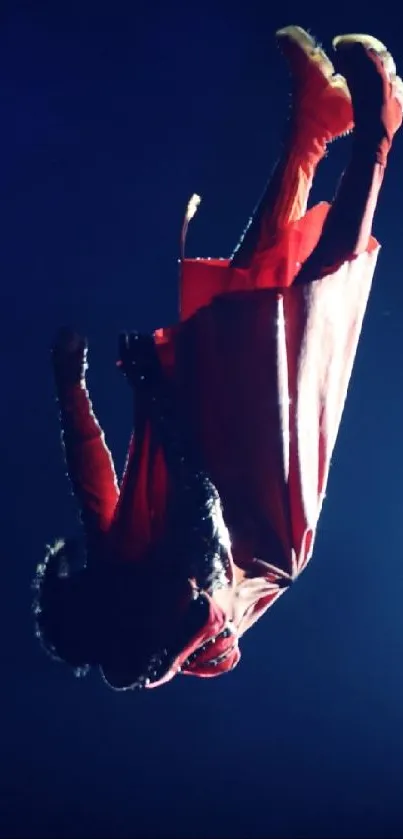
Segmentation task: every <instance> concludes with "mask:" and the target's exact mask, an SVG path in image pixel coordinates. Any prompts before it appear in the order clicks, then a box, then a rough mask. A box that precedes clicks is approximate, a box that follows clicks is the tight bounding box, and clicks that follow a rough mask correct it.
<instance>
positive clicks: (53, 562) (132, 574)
mask: <svg viewBox="0 0 403 839" xmlns="http://www.w3.org/2000/svg"><path fill="white" fill-rule="evenodd" d="M76 565H77V545H76V544H75V543H74V542H68V541H67V542H66V541H63V540H59V541H57V542H55V544H54V545H52V546H48V548H47V551H46V555H45V558H44V560H43V562H41V563H40V565H38V567H37V571H36V576H35V580H34V584H33V586H34V590H35V599H34V615H35V624H36V635H37V637H38V638H39V640H40V642H41V645H42V647H43V648H44V649H45V651H46V652H47V653H48V654H49V655H50V656H51V657H52V658H53V659H56V660H58V661H62V662H64V663H66V664H68V665H70V667H71V668H72V669H73V671H74V673H75V675H76V676H84V675H86V674H87V673H88V672H89V670H90V668H91V667H93V666H99V667H100V668H101V673H102V675H103V677H104V679H105V681H106V682H107V683H108V684H109V685H110V686H111V687H113V688H116V689H119V690H122V689H127V688H134V687H142V686H144V685H145V684H146V683H147V682H148V681H157V680H158V679H160V678H161V677H162V676H163V675H165V673H166V672H167V671H168V670H169V669H170V667H171V666H172V664H173V662H174V660H175V658H176V657H177V655H178V654H179V653H180V652H181V650H182V649H183V648H184V647H185V646H186V645H187V643H189V641H190V640H191V638H192V637H194V635H196V633H197V632H198V631H199V630H200V628H201V627H202V626H203V625H204V622H205V620H206V618H207V613H208V603H207V601H206V600H205V598H204V597H203V596H200V597H198V598H197V600H195V601H194V603H190V604H189V606H190V607H189V609H188V610H187V613H185V614H184V615H183V616H182V618H180V619H179V621H178V625H177V626H175V627H172V634H171V636H170V637H166V636H165V635H164V634H163V635H161V633H164V632H166V631H168V632H169V627H165V626H164V624H163V623H162V625H161V622H160V621H158V614H159V612H160V608H159V604H160V603H161V604H162V602H163V601H164V600H165V601H166V600H167V599H168V600H169V598H170V596H173V597H175V595H176V594H177V592H178V591H179V590H180V586H181V585H182V583H181V582H180V581H179V583H178V586H177V588H176V590H175V582H174V584H173V583H172V577H170V579H168V578H167V579H162V578H163V577H164V574H163V573H160V574H159V581H160V586H159V590H158V591H157V594H156V596H155V599H154V601H153V608H151V609H150V605H149V602H148V600H147V599H145V598H144V595H143V593H144V591H147V590H148V591H151V590H152V588H151V586H152V578H151V575H152V568H150V569H149V568H148V567H147V566H146V565H145V564H144V565H141V566H136V565H133V564H131V563H127V564H120V563H107V562H103V563H102V562H99V563H98V564H97V565H96V566H95V567H92V566H91V567H87V566H85V565H84V566H83V567H81V568H79V569H77V568H76V567H75V566H76ZM151 565H152V564H151ZM154 580H155V577H154ZM158 598H160V599H159V600H158ZM156 618H157V619H156Z"/></svg>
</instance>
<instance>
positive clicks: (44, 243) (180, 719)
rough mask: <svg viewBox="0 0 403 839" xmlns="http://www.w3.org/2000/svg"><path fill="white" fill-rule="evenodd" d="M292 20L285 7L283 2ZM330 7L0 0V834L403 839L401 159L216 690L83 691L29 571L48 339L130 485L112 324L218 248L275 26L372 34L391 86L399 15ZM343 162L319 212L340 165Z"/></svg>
mask: <svg viewBox="0 0 403 839" xmlns="http://www.w3.org/2000/svg"><path fill="white" fill-rule="evenodd" d="M282 5H283V7H284V8H281V6H282ZM367 5H368V8H367V10H366V11H364V12H363V9H362V8H361V10H360V9H359V8H358V7H356V8H355V9H351V10H350V9H349V8H348V5H347V6H345V7H341V6H339V5H334V4H332V5H329V3H322V4H321V5H320V6H319V7H318V8H316V6H314V5H313V4H312V3H311V5H310V6H309V4H308V5H304V4H301V7H300V5H299V4H297V3H295V4H294V6H292V5H291V4H290V3H288V4H287V3H284V4H279V5H278V7H276V8H275V9H274V10H273V9H271V8H270V4H269V3H268V2H264V3H263V2H262V3H260V2H257V0H250V2H245V3H242V4H241V3H239V2H238V3H237V2H236V0H234V2H232V3H229V2H228V3H226V2H221V3H220V2H216V3H213V2H206V3H198V4H196V3H193V2H189V3H185V2H183V3H180V4H175V3H161V4H157V2H152V0H150V2H148V3H147V2H141V0H138V2H137V4H135V3H134V2H133V4H131V3H127V4H125V3H121V2H115V3H112V2H111V3H105V4H103V3H97V4H95V3H94V4H92V3H90V2H86V0H82V2H81V3H77V2H73V3H67V2H64V0H59V2H53V3H51V2H49V3H46V2H35V3H34V2H32V3H30V4H27V5H25V6H24V5H20V4H19V3H18V2H12V3H10V4H7V3H3V4H2V6H1V9H0V17H1V25H0V80H1V81H0V119H1V134H0V148H1V175H0V196H1V209H0V213H1V218H0V236H1V248H0V272H1V292H0V293H1V331H0V346H1V358H0V364H1V368H0V377H1V379H0V381H1V392H2V407H1V431H2V433H1V441H0V445H1V468H2V475H3V489H2V499H1V512H2V518H3V521H2V546H1V550H2V557H1V561H2V563H3V569H4V571H3V575H2V578H1V580H2V583H1V584H2V596H3V598H2V605H1V610H0V621H1V633H2V635H1V637H2V653H1V655H2V672H1V678H2V682H1V707H2V712H1V722H0V726H1V743H0V754H1V758H0V759H1V781H0V783H1V789H0V831H1V835H2V836H4V835H6V834H7V833H9V834H10V835H12V836H24V837H33V836H40V835H44V836H48V835H50V834H52V833H53V834H54V835H56V836H57V837H79V836H85V837H102V836H107V835H108V833H109V834H110V835H113V836H115V837H129V836H150V837H151V836H158V837H174V836H175V837H182V836H183V837H184V836H192V837H202V836H206V837H220V838H221V837H223V838H224V837H241V836H250V837H263V836H270V837H272V836H276V835H277V836H281V837H319V836H326V837H362V836H368V837H381V836H382V837H401V836H403V801H402V792H403V785H402V773H403V730H402V729H403V675H402V660H403V607H402V599H403V572H402V562H403V556H402V548H403V480H402V442H401V440H402V426H403V399H402V387H403V385H402V380H401V369H402V361H403V342H402V313H403V279H402V260H401V256H402V251H401V248H402V236H403V226H402V216H401V196H402V183H403V142H402V138H401V137H400V138H398V140H397V141H396V144H395V149H394V153H393V158H392V160H391V166H390V171H389V173H388V177H387V180H386V183H385V186H384V190H383V194H382V200H381V206H380V209H379V212H378V215H377V218H376V225H375V232H376V234H377V235H378V237H379V238H380V239H381V240H382V242H383V244H384V250H383V252H382V254H381V257H380V260H379V263H378V270H377V274H376V281H375V285H374V290H373V294H372V297H371V301H370V305H369V310H368V314H367V317H366V321H365V328H364V331H363V336H362V340H361V344H360V348H359V353H358V358H357V363H356V366H355V370H354V375H353V378H352V383H351V389H350V392H349V397H348V402H347V406H346V410H345V414H344V419H343V423H342V427H341V431H340V435H339V439H338V444H337V448H336V453H335V456H334V460H333V467H332V471H331V477H330V482H329V491H328V497H327V500H326V503H325V507H324V510H323V515H322V519H321V523H320V528H319V534H318V541H317V548H316V553H315V557H314V560H313V562H312V563H311V565H310V567H309V569H308V570H307V572H306V574H304V575H303V577H302V578H301V580H300V581H299V582H298V585H297V586H296V587H295V588H294V589H293V590H292V591H290V592H289V593H288V594H287V595H286V596H285V597H284V598H283V599H282V600H281V602H280V603H279V604H278V605H277V606H276V607H275V608H274V609H273V610H272V612H270V613H269V614H268V615H267V616H266V618H265V619H264V620H262V621H261V622H260V623H259V625H258V626H256V627H255V628H254V629H253V630H252V631H251V632H250V633H249V635H248V637H246V638H245V639H244V641H243V644H242V648H243V660H242V663H241V665H240V667H239V668H238V669H237V670H236V671H235V672H234V673H233V674H232V675H230V676H228V677H226V678H222V679H218V680H214V681H207V682H204V681H199V680H192V679H181V678H178V679H177V680H176V681H175V682H174V683H172V684H171V685H170V686H168V687H166V688H164V689H162V690H159V691H155V692H148V693H146V695H133V694H130V693H129V694H126V695H120V694H115V693H113V692H112V691H109V690H107V688H106V687H105V686H104V685H103V683H102V682H101V680H100V679H99V678H98V677H97V676H96V675H94V676H91V677H89V678H88V679H87V680H85V681H82V682H81V681H79V680H75V679H74V678H73V677H72V676H71V675H70V673H69V672H68V670H67V669H66V670H65V669H64V668H63V667H62V666H61V665H60V666H57V665H55V664H52V662H50V661H49V660H48V659H47V658H46V657H45V656H44V655H43V654H42V653H41V651H40V649H39V648H38V645H37V643H36V641H35V639H34V637H33V631H32V620H31V616H30V598H31V593H30V579H31V577H32V574H33V570H34V566H35V563H36V562H37V561H38V560H39V559H40V558H41V556H42V554H43V548H44V545H45V543H46V541H47V540H48V539H52V538H54V537H56V536H58V535H60V534H64V533H71V532H73V531H74V530H75V529H76V528H77V525H76V517H75V508H74V505H73V502H72V500H71V498H70V497H69V492H68V486H67V482H66V479H65V476H64V469H63V464H62V456H61V450H60V440H59V431H58V424H57V417H56V408H55V403H54V395H53V390H52V381H51V375H50V369H49V359H48V354H49V353H48V348H49V344H50V341H51V338H52V335H53V332H54V330H55V328H56V327H57V326H58V325H59V324H61V323H66V322H69V323H72V324H74V325H76V326H77V328H79V329H81V330H84V331H85V332H86V333H87V334H88V336H89V340H90V345H91V354H90V374H89V385H90V388H91V392H92V395H93V398H94V402H95V406H96V409H97V411H98V413H99V416H100V418H101V421H102V423H103V425H104V427H105V430H106V433H107V437H108V441H109V443H110V445H111V447H112V449H113V451H114V454H115V456H116V462H117V465H118V467H119V470H120V469H121V468H122V465H123V461H124V456H125V448H126V443H127V439H128V435H129V431H130V419H131V418H130V410H129V404H130V403H129V395H128V393H127V391H126V389H125V387H124V383H123V382H122V381H121V380H120V378H119V375H118V373H117V372H116V369H115V366H114V359H115V350H116V336H117V333H118V332H119V330H121V329H122V328H128V329H130V328H140V329H150V328H152V327H155V326H160V325H164V324H167V323H170V322H171V321H173V320H174V319H175V318H176V317H177V257H178V249H179V231H180V225H181V220H182V214H183V212H184V208H185V206H186V202H187V200H188V198H189V196H190V194H191V193H192V192H193V191H198V192H200V194H201V195H202V196H203V203H202V205H201V208H200V210H199V213H198V216H197V218H196V220H195V222H194V223H193V225H192V228H191V231H190V235H189V241H188V251H189V253H190V254H194V255H211V256H214V255H217V256H218V255H221V256H226V255H228V254H229V252H230V251H231V250H232V248H233V246H234V245H235V242H236V240H237V238H238V236H239V234H240V232H241V230H242V228H243V226H244V224H245V222H246V220H247V217H248V215H249V214H250V212H251V210H252V208H253V206H254V204H255V202H256V200H257V198H258V197H259V195H260V193H261V191H262V188H263V186H264V183H265V180H266V177H267V175H268V174H269V172H270V170H271V168H272V165H273V163H274V161H275V159H276V156H277V154H278V152H279V148H280V137H281V132H282V128H283V122H284V119H285V116H286V113H287V108H288V95H289V88H290V86H289V81H288V77H287V73H286V70H285V67H284V65H283V62H282V59H281V57H280V55H279V53H278V52H277V51H276V48H275V44H274V39H273V32H274V30H275V29H276V28H277V27H279V26H281V25H286V24H288V23H299V24H301V25H303V26H305V27H311V28H312V29H313V31H314V32H315V33H316V34H317V35H318V36H319V37H320V38H321V39H322V40H323V42H324V43H325V45H326V46H329V43H330V38H331V36H332V35H334V34H337V33H339V32H343V31H344V32H345V31H354V30H358V31H362V30H364V31H369V32H373V33H374V34H375V35H377V36H378V37H380V38H381V39H384V40H385V41H386V42H387V44H388V45H389V46H390V48H391V49H392V51H393V52H394V54H395V56H396V58H397V61H398V63H400V68H401V70H402V71H403V45H402V42H401V35H400V28H399V25H398V20H399V13H398V12H396V15H395V17H394V15H393V9H392V10H391V9H390V7H389V6H387V5H386V4H385V6H384V9H380V8H379V6H378V7H377V4H373V6H374V8H373V10H372V11H371V10H370V9H369V3H368V4H367ZM348 145H349V143H348V141H344V142H340V143H339V144H336V145H335V146H334V147H333V148H331V150H330V156H329V159H328V160H327V161H326V162H325V163H324V164H323V165H322V169H321V171H320V173H319V176H318V183H317V186H316V187H315V190H314V197H316V198H318V197H320V198H330V197H331V196H332V194H333V189H334V186H335V184H336V182H337V179H338V177H339V174H340V172H341V170H342V168H343V166H344V163H345V160H346V159H347V155H348Z"/></svg>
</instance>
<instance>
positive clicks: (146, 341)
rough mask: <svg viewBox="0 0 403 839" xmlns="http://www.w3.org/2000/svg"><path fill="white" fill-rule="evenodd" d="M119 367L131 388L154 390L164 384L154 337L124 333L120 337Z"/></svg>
mask: <svg viewBox="0 0 403 839" xmlns="http://www.w3.org/2000/svg"><path fill="white" fill-rule="evenodd" d="M117 364H118V367H119V368H120V370H121V371H122V373H123V374H124V376H126V378H127V380H128V382H129V384H130V385H131V387H133V388H136V389H142V390H153V389H155V388H157V387H158V386H159V385H161V383H162V378H163V375H162V369H161V364H160V361H159V358H158V354H157V350H156V347H155V343H154V338H153V336H152V335H141V334H140V333H138V332H130V334H127V333H126V332H124V333H123V334H122V335H120V336H119V360H118V362H117Z"/></svg>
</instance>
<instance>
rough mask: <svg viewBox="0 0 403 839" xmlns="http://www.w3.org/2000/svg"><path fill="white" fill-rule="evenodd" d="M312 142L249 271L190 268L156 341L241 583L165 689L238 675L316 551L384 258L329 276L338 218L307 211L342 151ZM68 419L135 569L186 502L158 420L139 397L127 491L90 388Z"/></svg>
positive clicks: (337, 258)
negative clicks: (174, 508) (259, 626)
mask: <svg viewBox="0 0 403 839" xmlns="http://www.w3.org/2000/svg"><path fill="white" fill-rule="evenodd" d="M308 135H309V132H308V134H305V135H304V137H302V138H301V135H298V137H297V138H296V137H295V136H294V138H293V142H291V144H290V146H289V149H288V158H287V160H286V165H285V166H284V170H283V174H282V180H281V190H280V192H279V193H278V196H277V198H276V200H275V201H274V202H273V201H272V202H271V205H270V206H267V201H266V205H265V207H263V213H262V218H261V223H260V227H259V231H258V236H257V239H256V242H255V244H254V246H253V248H252V250H251V252H250V254H249V257H248V258H247V259H246V261H245V260H244V262H243V263H242V260H241V261H239V260H238V259H237V254H235V257H234V258H233V259H232V260H215V259H211V260H210V259H209V260H207V259H200V260H187V259H186V260H183V262H182V271H181V292H180V323H179V324H178V325H176V326H173V327H171V328H168V329H162V330H159V331H157V332H156V333H155V341H156V344H157V347H158V353H159V356H160V360H161V362H162V365H163V368H164V370H165V372H166V375H167V376H168V377H169V378H170V379H171V380H173V381H175V383H176V385H177V387H178V392H179V395H180V403H181V407H182V411H183V416H184V419H185V422H186V424H187V425H188V427H189V428H191V429H192V432H193V434H194V436H195V438H196V439H197V442H198V447H199V450H200V452H201V454H202V457H203V461H204V464H205V467H206V470H207V472H208V474H209V475H210V477H211V479H212V481H213V482H214V484H215V485H216V487H217V489H218V492H219V494H220V497H221V501H222V505H223V514H224V519H225V522H226V524H227V526H228V529H229V532H230V536H231V548H230V572H229V575H228V585H227V586H226V587H224V588H223V589H219V590H218V591H217V592H216V593H214V594H213V595H212V596H210V598H209V599H210V617H209V620H208V621H207V622H206V624H205V626H204V627H203V629H202V631H201V632H199V633H198V634H197V637H195V638H194V639H193V640H192V642H191V644H190V645H189V646H188V647H187V648H186V649H185V650H183V652H182V654H181V655H180V656H178V658H177V660H176V662H175V664H174V666H173V667H172V668H171V670H170V672H169V674H168V675H167V676H166V677H165V678H164V679H163V680H162V681H167V680H168V678H170V677H172V675H174V674H175V673H176V672H179V671H181V672H183V673H189V674H193V675H198V676H213V675H217V674H219V673H222V672H225V671H228V670H230V669H232V668H233V667H234V666H235V665H236V664H237V662H238V661H239V658H240V652H239V646H238V638H239V637H241V636H242V635H243V634H244V632H245V631H247V630H248V629H249V628H250V627H251V626H252V625H253V623H255V621H256V620H258V619H259V618H260V617H261V615H262V614H263V613H264V612H265V611H266V610H267V609H268V607H269V606H271V605H272V604H273V603H274V602H275V600H277V598H278V597H279V596H280V595H281V594H282V593H283V592H284V591H285V590H286V589H287V588H288V586H289V585H290V584H291V583H292V582H294V581H295V580H296V578H297V577H298V575H299V574H300V573H301V571H302V570H303V569H304V568H305V567H306V565H307V563H308V561H309V559H310V558H311V555H312V551H313V546H314V539H315V532H316V528H317V524H318V519H319V515H320V511H321V507H322V503H323V499H324V495H325V491H326V484H327V479H328V473H329V466H330V461H331V456H332V452H333V449H334V445H335V442H336V437H337V433H338V429H339V425H340V421H341V417H342V412H343V407H344V402H345V398H346V394H347V389H348V384H349V380H350V375H351V371H352V367H353V363H354V358H355V354H356V350H357V344H358V340H359V336H360V332H361V326H362V321H363V317H364V313H365V309H366V305H367V300H368V295H369V292H370V288H371V282H372V277H373V273H374V269H375V265H376V260H377V255H378V250H379V248H378V245H377V242H376V241H375V240H374V239H373V238H369V237H368V235H367V236H366V242H365V244H364V246H363V247H360V248H359V250H358V252H357V250H355V251H354V252H353V251H351V252H350V253H346V252H345V249H343V247H341V246H340V248H339V250H337V247H336V249H335V251H334V256H333V257H332V262H331V264H329V263H328V262H325V263H324V262H323V260H322V261H319V262H317V263H316V264H315V259H314V255H315V253H316V252H317V251H318V247H319V245H318V243H319V240H320V238H321V236H322V233H323V231H325V230H326V224H327V220H328V218H329V216H330V213H331V212H332V210H329V205H328V204H319V205H317V206H315V207H313V208H312V209H311V210H309V211H308V212H306V202H307V198H308V193H309V188H310V185H311V182H312V178H313V175H314V171H315V168H316V165H317V163H318V162H319V160H320V159H321V158H322V157H323V154H324V151H325V145H326V142H325V141H326V139H327V138H326V137H325V136H323V137H319V139H318V136H317V134H316V135H315V136H308ZM302 140H304V142H302ZM319 141H320V142H319ZM374 206H375V205H374V202H372V205H371V208H370V221H371V222H372V215H371V213H372V214H373V210H374ZM241 247H242V246H241ZM301 266H306V270H305V274H304V269H303V268H302V269H301ZM299 277H300V278H301V282H299V281H298V278H299ZM296 279H297V282H296V281H295V280H296ZM63 412H64V427H65V444H66V452H67V459H68V464H69V470H70V474H71V476H72V479H73V485H74V487H75V490H76V493H77V494H78V496H79V498H80V502H81V507H82V510H83V517H84V523H85V524H86V526H87V532H88V534H89V538H90V539H94V538H95V539H97V542H98V550H99V549H101V550H102V551H106V552H107V553H109V554H111V555H112V554H113V555H114V557H116V561H119V560H120V561H128V562H136V561H137V560H139V559H140V558H141V557H142V556H144V554H145V553H146V551H147V550H148V548H149V547H150V545H153V544H157V543H158V542H160V541H161V540H163V538H164V532H165V527H166V518H167V502H168V499H169V497H170V493H171V486H170V474H169V472H168V470H167V467H166V462H165V458H164V451H163V448H162V446H161V444H160V441H159V437H158V434H157V433H155V428H154V426H153V423H152V422H151V421H150V418H149V416H148V415H147V408H146V406H145V404H144V405H143V404H142V403H141V398H139V400H138V405H137V422H136V427H135V438H133V440H132V443H131V447H130V452H129V458H128V464H127V468H126V473H125V477H124V480H123V483H122V488H121V491H120V492H119V489H118V484H117V481H116V478H115V474H114V470H113V464H112V460H111V457H110V454H109V452H108V450H107V448H106V445H105V441H104V437H103V434H102V431H101V429H100V427H99V425H98V423H97V421H96V419H95V417H94V415H93V413H92V410H91V404H90V402H89V398H88V394H87V392H86V390H85V388H84V387H82V386H75V387H72V388H70V389H69V391H68V393H67V392H65V393H64V396H63ZM156 573H158V569H156ZM139 597H141V598H143V597H147V593H144V592H139ZM229 629H230V630H231V631H230V632H229V631H228V630H229ZM226 630H227V631H226ZM151 686H155V684H154V685H151Z"/></svg>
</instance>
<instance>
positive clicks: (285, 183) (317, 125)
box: [232, 26, 353, 267]
mask: <svg viewBox="0 0 403 839" xmlns="http://www.w3.org/2000/svg"><path fill="white" fill-rule="evenodd" d="M277 38H278V41H279V44H280V47H281V49H282V51H283V53H284V55H285V57H286V59H287V61H288V64H289V68H290V71H291V76H292V85H293V95H292V110H291V119H290V120H289V123H288V125H287V137H286V141H285V144H284V150H283V154H282V157H281V159H280V160H279V162H278V164H277V166H276V168H275V170H274V173H273V175H272V177H271V179H270V181H269V183H268V185H267V188H266V190H265V192H264V194H263V197H262V199H261V201H260V203H259V205H258V207H257V209H256V211H255V213H254V215H253V217H252V219H251V220H250V222H249V225H248V227H247V228H246V231H245V233H244V235H243V237H242V239H241V241H240V243H239V244H238V246H237V248H236V250H235V252H234V254H233V257H232V261H233V264H235V265H236V266H238V267H244V266H246V265H248V263H249V262H250V259H251V256H252V254H253V253H256V252H258V251H259V250H260V248H262V249H263V248H264V247H267V242H268V241H270V239H271V238H272V237H274V236H275V235H276V233H277V232H278V231H279V230H280V229H281V228H282V227H284V226H285V225H286V224H288V223H289V222H291V221H296V220H297V219H299V218H300V217H301V216H302V215H304V213H305V211H306V207H307V202H308V197H309V192H310V188H311V186H312V181H313V177H314V174H315V171H316V167H317V166H318V164H319V162H320V161H321V160H322V158H323V157H324V155H325V154H326V147H327V143H329V142H330V141H331V140H334V139H335V138H336V137H339V136H341V135H343V134H345V133H346V132H348V131H349V130H350V129H351V128H352V125H353V121H352V108H351V101H350V95H349V92H348V89H347V85H346V83H345V81H344V79H343V78H342V76H335V75H334V68H333V65H332V63H331V61H330V60H329V59H328V58H327V56H326V54H325V53H324V52H323V50H321V49H320V48H319V47H318V46H317V44H316V42H315V41H314V40H313V38H312V37H311V36H310V35H308V33H306V32H304V30H303V29H300V28H299V27H297V26H289V27H287V28H286V29H282V30H280V31H279V32H277Z"/></svg>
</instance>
